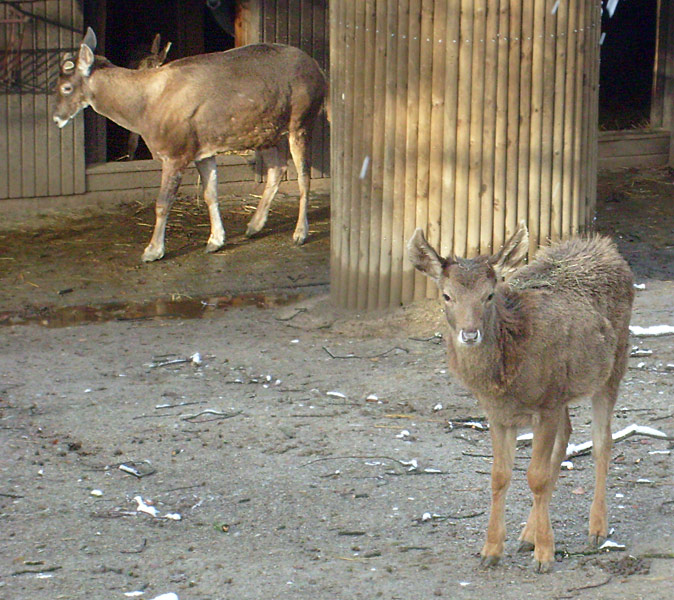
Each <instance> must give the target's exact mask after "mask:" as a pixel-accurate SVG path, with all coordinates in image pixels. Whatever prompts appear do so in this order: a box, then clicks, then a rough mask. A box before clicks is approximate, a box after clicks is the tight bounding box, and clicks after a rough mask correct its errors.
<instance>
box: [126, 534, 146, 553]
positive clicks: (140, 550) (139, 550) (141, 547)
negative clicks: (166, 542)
mask: <svg viewBox="0 0 674 600" xmlns="http://www.w3.org/2000/svg"><path fill="white" fill-rule="evenodd" d="M146 546H147V538H143V543H142V544H141V545H140V548H138V550H120V553H121V554H140V553H141V552H142V551H143V550H145V547H146Z"/></svg>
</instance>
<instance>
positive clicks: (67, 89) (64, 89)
mask: <svg viewBox="0 0 674 600" xmlns="http://www.w3.org/2000/svg"><path fill="white" fill-rule="evenodd" d="M61 93H62V94H63V95H64V96H67V95H68V94H72V93H73V86H72V85H71V84H70V83H64V84H63V85H62V86H61Z"/></svg>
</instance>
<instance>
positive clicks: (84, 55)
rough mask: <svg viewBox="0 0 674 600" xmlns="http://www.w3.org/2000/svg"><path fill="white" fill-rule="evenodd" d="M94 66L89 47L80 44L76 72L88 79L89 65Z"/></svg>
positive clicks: (91, 51)
mask: <svg viewBox="0 0 674 600" xmlns="http://www.w3.org/2000/svg"><path fill="white" fill-rule="evenodd" d="M93 64H94V52H93V50H92V49H91V48H89V46H87V45H86V44H84V43H82V44H80V53H79V55H78V57H77V70H78V71H79V72H80V73H81V74H82V76H83V77H89V74H90V73H91V65H93Z"/></svg>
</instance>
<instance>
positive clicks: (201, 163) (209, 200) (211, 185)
mask: <svg viewBox="0 0 674 600" xmlns="http://www.w3.org/2000/svg"><path fill="white" fill-rule="evenodd" d="M196 165H197V169H198V171H199V175H200V176H201V182H202V185H203V186H204V200H205V201H206V206H208V216H209V218H210V220H211V235H210V237H209V238H208V242H207V243H206V252H215V251H216V250H220V248H222V247H223V246H224V245H225V228H224V227H223V226H222V219H221V218H220V208H219V207H218V167H217V164H216V162H215V156H209V157H208V158H204V159H202V160H198V161H196Z"/></svg>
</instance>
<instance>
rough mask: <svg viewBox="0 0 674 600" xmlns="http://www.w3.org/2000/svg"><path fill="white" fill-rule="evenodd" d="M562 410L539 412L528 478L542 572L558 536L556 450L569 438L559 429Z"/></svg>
mask: <svg viewBox="0 0 674 600" xmlns="http://www.w3.org/2000/svg"><path fill="white" fill-rule="evenodd" d="M563 412H566V407H564V409H563V411H559V412H557V411H555V412H547V413H544V414H539V415H538V416H537V417H536V418H535V419H534V423H533V425H534V427H533V429H534V441H533V448H532V451H531V463H530V464H529V469H528V470H527V481H528V482H529V488H530V489H531V492H532V493H533V495H534V503H533V507H532V509H531V512H532V514H531V517H530V519H531V527H530V530H531V529H532V530H533V540H534V542H533V543H534V565H535V567H536V570H537V571H538V572H541V573H543V572H546V571H549V570H550V567H551V566H552V563H553V562H554V560H555V539H554V535H553V533H552V525H551V523H550V498H551V497H552V491H553V489H554V487H555V482H556V480H557V475H558V473H559V464H557V463H556V461H557V459H558V458H559V456H560V455H561V450H557V453H556V455H555V463H553V451H554V450H555V447H557V448H560V447H561V445H562V441H563V440H564V439H568V437H567V434H566V433H562V434H560V433H559V429H560V427H562V428H563V427H564V424H563V420H562V419H563V418H564V415H563V414H562V413H563ZM569 433H570V432H569ZM560 462H561V461H560ZM525 529H526V528H525ZM527 536H528V537H531V533H527Z"/></svg>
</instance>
